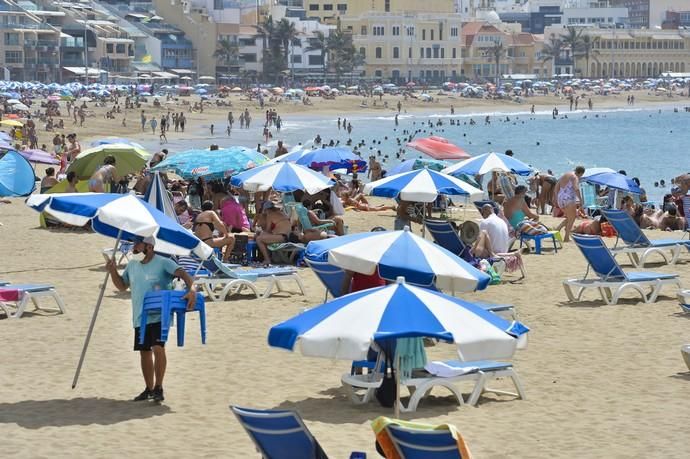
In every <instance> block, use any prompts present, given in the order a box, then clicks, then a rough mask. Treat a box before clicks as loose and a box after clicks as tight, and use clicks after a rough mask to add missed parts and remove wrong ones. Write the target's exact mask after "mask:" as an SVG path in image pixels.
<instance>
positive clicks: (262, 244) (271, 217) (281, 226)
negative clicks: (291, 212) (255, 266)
mask: <svg viewBox="0 0 690 459" xmlns="http://www.w3.org/2000/svg"><path fill="white" fill-rule="evenodd" d="M261 213H262V217H261V218H260V219H259V220H257V221H261V222H262V223H263V225H266V226H265V227H263V226H262V227H263V231H262V232H261V234H259V235H258V236H256V238H255V240H256V245H257V246H258V247H259V250H260V251H261V254H262V255H263V257H264V263H265V264H267V265H268V264H269V263H270V261H271V254H270V253H269V252H268V245H269V244H275V243H285V242H293V243H297V242H300V238H299V236H298V235H296V234H295V233H292V223H291V222H290V217H288V216H287V215H286V214H285V212H283V211H282V210H281V209H279V208H278V207H276V205H275V204H274V203H273V201H266V202H264V203H263V205H262V207H261Z"/></svg>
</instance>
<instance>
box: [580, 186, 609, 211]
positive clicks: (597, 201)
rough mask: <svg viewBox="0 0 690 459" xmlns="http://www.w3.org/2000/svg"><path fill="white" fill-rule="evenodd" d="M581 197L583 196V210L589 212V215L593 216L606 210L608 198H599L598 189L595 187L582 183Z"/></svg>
mask: <svg viewBox="0 0 690 459" xmlns="http://www.w3.org/2000/svg"><path fill="white" fill-rule="evenodd" d="M580 195H581V196H582V209H583V210H585V211H586V212H587V215H589V216H592V215H594V214H595V213H596V212H597V211H601V210H602V209H605V208H606V198H605V197H604V198H600V197H599V196H597V188H596V186H595V185H593V184H591V183H587V182H583V181H581V182H580Z"/></svg>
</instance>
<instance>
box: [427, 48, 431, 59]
mask: <svg viewBox="0 0 690 459" xmlns="http://www.w3.org/2000/svg"><path fill="white" fill-rule="evenodd" d="M426 58H427V59H431V48H427V49H426Z"/></svg>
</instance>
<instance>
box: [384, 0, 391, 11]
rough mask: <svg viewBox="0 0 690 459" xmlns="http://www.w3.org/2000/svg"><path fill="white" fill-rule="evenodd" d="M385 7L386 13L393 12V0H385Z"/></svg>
mask: <svg viewBox="0 0 690 459" xmlns="http://www.w3.org/2000/svg"><path fill="white" fill-rule="evenodd" d="M383 9H384V10H385V11H386V13H390V12H391V0H385V2H384V5H383Z"/></svg>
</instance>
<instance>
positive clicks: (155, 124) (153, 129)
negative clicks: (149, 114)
mask: <svg viewBox="0 0 690 459" xmlns="http://www.w3.org/2000/svg"><path fill="white" fill-rule="evenodd" d="M150 124H151V132H153V134H154V135H155V134H156V128H157V127H158V120H156V118H155V117H154V118H151V123H150Z"/></svg>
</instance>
